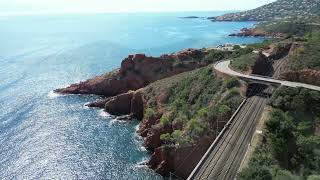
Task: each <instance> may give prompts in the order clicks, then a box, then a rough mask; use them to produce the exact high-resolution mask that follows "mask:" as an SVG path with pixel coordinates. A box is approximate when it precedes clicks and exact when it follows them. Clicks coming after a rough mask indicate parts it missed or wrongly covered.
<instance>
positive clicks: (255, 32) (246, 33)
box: [229, 28, 285, 38]
mask: <svg viewBox="0 0 320 180" xmlns="http://www.w3.org/2000/svg"><path fill="white" fill-rule="evenodd" d="M229 36H233V37H235V36H236V37H263V38H283V37H284V36H285V35H284V34H283V33H270V32H266V31H263V30H259V29H256V28H251V29H248V28H243V29H241V30H240V32H238V33H232V34H230V35H229Z"/></svg>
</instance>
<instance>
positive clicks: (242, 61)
mask: <svg viewBox="0 0 320 180" xmlns="http://www.w3.org/2000/svg"><path fill="white" fill-rule="evenodd" d="M258 56H259V55H258V54H256V53H253V52H252V53H249V54H245V55H242V56H240V57H238V58H234V59H233V60H232V61H231V67H232V68H234V69H235V70H238V71H242V72H245V71H249V70H250V68H251V67H252V66H254V64H255V62H256V59H257V58H258Z"/></svg>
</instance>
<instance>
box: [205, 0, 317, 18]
mask: <svg viewBox="0 0 320 180" xmlns="http://www.w3.org/2000/svg"><path fill="white" fill-rule="evenodd" d="M319 15H320V0H278V1H275V2H273V3H270V4H267V5H264V6H261V7H258V8H256V9H252V10H248V11H243V12H238V13H228V14H224V15H222V16H217V17H210V18H209V19H211V20H213V21H271V20H278V19H291V18H299V19H308V18H312V17H316V16H319Z"/></svg>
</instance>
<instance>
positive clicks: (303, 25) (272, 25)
mask: <svg viewBox="0 0 320 180" xmlns="http://www.w3.org/2000/svg"><path fill="white" fill-rule="evenodd" d="M315 28H317V26H314V25H312V24H310V23H307V22H304V21H300V20H294V19H290V20H287V21H270V22H265V23H260V24H259V25H258V26H257V29H261V30H263V31H266V32H269V33H283V34H286V35H288V36H300V37H302V36H304V35H306V33H308V32H311V31H313V30H314V29H315Z"/></svg>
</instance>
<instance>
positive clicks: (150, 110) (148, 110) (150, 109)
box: [144, 108, 156, 118]
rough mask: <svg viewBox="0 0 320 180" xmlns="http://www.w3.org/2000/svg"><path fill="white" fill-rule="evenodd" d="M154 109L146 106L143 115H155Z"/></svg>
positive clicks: (147, 116)
mask: <svg viewBox="0 0 320 180" xmlns="http://www.w3.org/2000/svg"><path fill="white" fill-rule="evenodd" d="M155 113H156V112H155V111H154V110H153V109H152V108H147V109H146V110H145V112H144V116H145V117H146V118H150V117H151V116H154V115H155Z"/></svg>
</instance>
